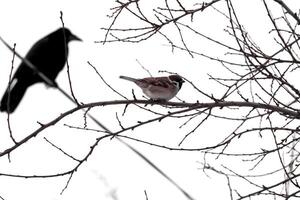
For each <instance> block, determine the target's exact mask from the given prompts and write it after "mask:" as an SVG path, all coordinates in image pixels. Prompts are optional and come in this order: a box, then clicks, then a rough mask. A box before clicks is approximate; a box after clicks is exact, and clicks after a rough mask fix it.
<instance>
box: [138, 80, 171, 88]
mask: <svg viewBox="0 0 300 200" xmlns="http://www.w3.org/2000/svg"><path fill="white" fill-rule="evenodd" d="M136 84H137V85H139V86H140V87H142V88H148V87H149V86H157V87H162V88H169V87H170V84H171V82H170V80H169V79H168V77H156V78H153V77H149V78H143V79H139V80H138V81H137V82H136Z"/></svg>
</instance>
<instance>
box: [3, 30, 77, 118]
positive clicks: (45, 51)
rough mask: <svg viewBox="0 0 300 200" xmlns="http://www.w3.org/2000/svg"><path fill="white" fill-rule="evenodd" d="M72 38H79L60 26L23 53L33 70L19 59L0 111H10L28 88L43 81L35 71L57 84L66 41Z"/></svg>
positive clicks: (65, 58)
mask: <svg viewBox="0 0 300 200" xmlns="http://www.w3.org/2000/svg"><path fill="white" fill-rule="evenodd" d="M72 40H78V41H81V39H80V38H78V37H77V36H76V35H74V34H72V33H71V31H70V30H69V29H67V28H59V29H57V30H56V31H54V32H52V33H50V34H49V35H47V36H45V37H44V38H42V39H40V40H39V41H37V42H36V43H35V44H34V45H33V46H32V47H31V49H30V50H29V51H28V53H27V54H26V56H25V59H26V60H28V61H29V62H30V63H31V64H33V65H34V66H35V68H36V70H33V69H32V68H30V67H28V66H27V64H26V63H25V62H22V63H21V64H20V65H19V67H18V68H17V70H16V72H15V73H14V75H13V77H12V79H11V85H10V86H8V87H7V89H6V91H5V93H4V95H3V97H2V99H1V102H0V111H2V112H8V113H12V112H14V110H15V109H16V108H17V106H18V105H19V103H20V101H21V100H22V98H23V96H24V94H25V92H26V90H27V88H29V87H30V86H31V85H33V84H35V83H38V82H45V81H44V80H43V79H42V78H41V77H40V76H39V74H38V73H37V71H39V72H41V73H42V74H44V75H45V76H46V77H47V78H48V79H50V80H51V81H52V82H53V83H54V86H56V85H57V84H56V82H55V79H56V77H57V75H58V73H59V72H60V71H61V70H62V69H63V68H64V65H65V63H66V61H67V57H68V43H69V42H70V41H72Z"/></svg>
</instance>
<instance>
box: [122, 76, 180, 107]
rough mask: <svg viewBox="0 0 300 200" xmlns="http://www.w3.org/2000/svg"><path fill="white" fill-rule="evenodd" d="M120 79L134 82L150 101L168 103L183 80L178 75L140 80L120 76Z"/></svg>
mask: <svg viewBox="0 0 300 200" xmlns="http://www.w3.org/2000/svg"><path fill="white" fill-rule="evenodd" d="M120 78H121V79H125V80H127V81H131V82H134V83H135V84H136V85H137V86H139V87H140V88H141V89H142V91H143V93H144V94H145V95H146V96H148V97H149V98H150V99H152V100H155V101H156V100H158V101H169V100H170V99H172V98H173V97H175V96H176V94H177V93H178V91H179V90H180V89H181V86H182V84H183V83H184V80H183V79H182V78H181V76H179V75H170V76H164V77H147V78H142V79H136V78H131V77H128V76H120Z"/></svg>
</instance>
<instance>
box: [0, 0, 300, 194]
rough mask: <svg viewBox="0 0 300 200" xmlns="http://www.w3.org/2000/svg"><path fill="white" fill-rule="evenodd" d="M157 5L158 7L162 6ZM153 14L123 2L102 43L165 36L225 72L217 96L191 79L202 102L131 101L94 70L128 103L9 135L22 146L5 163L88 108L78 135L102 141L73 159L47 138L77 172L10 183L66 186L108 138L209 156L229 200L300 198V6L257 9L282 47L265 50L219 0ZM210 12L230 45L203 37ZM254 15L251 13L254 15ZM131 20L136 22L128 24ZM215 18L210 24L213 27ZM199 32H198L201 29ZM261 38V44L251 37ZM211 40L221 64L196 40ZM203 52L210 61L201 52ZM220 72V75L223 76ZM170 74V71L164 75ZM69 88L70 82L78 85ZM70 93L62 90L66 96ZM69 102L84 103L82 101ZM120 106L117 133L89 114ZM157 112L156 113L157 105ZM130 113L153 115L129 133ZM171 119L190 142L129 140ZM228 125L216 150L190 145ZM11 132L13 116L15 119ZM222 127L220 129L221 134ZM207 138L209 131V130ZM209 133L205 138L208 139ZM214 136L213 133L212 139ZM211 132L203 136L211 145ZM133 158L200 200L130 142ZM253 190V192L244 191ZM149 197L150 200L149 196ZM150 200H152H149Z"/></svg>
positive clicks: (267, 4)
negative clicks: (51, 181) (53, 181)
mask: <svg viewBox="0 0 300 200" xmlns="http://www.w3.org/2000/svg"><path fill="white" fill-rule="evenodd" d="M155 3H157V5H156V4H155ZM155 3H153V4H151V6H149V1H146V0H144V1H143V0H127V1H126V0H124V1H116V6H115V7H114V8H113V9H112V13H111V15H110V18H111V20H112V21H111V24H110V26H109V27H107V28H103V30H104V32H105V37H104V39H103V40H102V41H98V42H99V43H104V44H107V43H111V42H130V43H139V42H143V41H145V40H149V39H153V38H154V37H155V39H157V38H161V39H162V40H163V41H166V42H167V44H168V46H169V47H170V50H171V51H182V52H184V53H186V54H188V55H189V56H191V57H195V58H196V57H205V58H207V59H209V60H212V61H214V62H215V63H217V64H218V67H219V68H220V73H218V74H209V75H208V76H209V78H210V81H211V82H212V84H214V85H216V86H217V88H218V90H215V91H213V92H211V91H207V90H206V89H205V88H203V87H201V86H198V85H200V84H199V83H198V82H194V81H191V80H190V78H189V73H187V76H186V77H185V80H186V82H187V84H188V85H189V86H190V87H191V88H193V94H194V96H195V98H196V99H198V98H199V100H196V101H193V102H190V101H189V98H182V99H178V101H177V102H153V101H149V100H140V99H137V98H136V96H135V93H134V92H133V93H132V98H131V99H129V98H127V97H126V96H124V95H123V94H121V93H120V92H119V91H118V89H116V88H114V87H113V86H112V84H110V83H108V82H106V81H105V78H104V77H103V76H102V75H101V73H99V72H98V71H97V68H96V66H94V65H93V64H92V63H90V62H89V63H88V65H89V66H91V67H92V68H93V69H94V70H95V73H97V74H98V75H99V77H100V78H101V80H102V81H103V82H104V83H105V84H106V85H107V87H109V88H110V89H111V90H112V91H113V92H115V93H116V94H118V95H119V96H120V97H121V98H123V99H124V100H112V101H104V102H103V101H101V102H95V103H90V104H79V103H78V102H77V101H76V102H77V103H76V105H77V106H76V107H75V108H73V109H71V110H69V111H67V112H65V113H63V114H61V115H60V116H58V117H57V118H55V119H53V120H51V121H50V122H48V123H44V124H41V126H40V128H39V129H37V130H36V131H34V132H33V133H31V134H29V135H28V136H27V137H25V138H24V139H22V140H20V141H16V140H15V138H14V137H13V134H12V133H11V139H12V140H13V141H14V144H13V145H12V146H11V147H10V148H7V149H6V150H4V151H3V152H1V153H0V156H8V157H9V156H10V155H11V153H12V152H13V151H15V150H16V149H18V148H19V147H20V146H22V145H23V144H25V143H26V142H27V141H29V140H30V139H32V138H34V137H35V136H37V135H38V134H40V133H41V132H42V131H44V130H45V129H47V128H48V127H50V126H53V125H55V124H57V123H58V122H59V121H61V120H62V119H64V118H65V117H67V116H70V115H72V114H74V113H75V112H78V111H80V110H83V109H86V110H85V113H84V115H83V118H84V121H85V125H84V126H70V125H68V127H70V128H74V129H78V130H83V131H94V132H98V133H99V134H101V135H100V136H97V137H96V140H95V142H94V143H92V144H91V145H90V146H91V148H90V149H89V151H88V152H87V153H86V154H85V156H83V157H81V158H80V159H78V158H76V157H75V156H73V155H71V154H69V153H67V152H66V151H65V150H64V149H63V148H61V147H60V146H58V145H56V144H54V143H53V142H51V141H50V140H48V139H47V138H45V140H46V141H47V143H49V144H51V145H52V146H53V147H54V148H55V149H57V150H58V151H60V152H62V153H63V154H64V155H65V156H66V157H68V158H71V159H72V160H73V161H74V162H75V163H76V164H75V165H74V166H73V167H72V168H70V169H69V170H66V171H64V172H61V173H55V174H48V175H43V176H36V175H16V174H11V173H9V174H5V173H2V174H0V175H2V176H12V177H23V178H36V177H42V178H48V177H58V176H65V175H67V176H68V177H69V179H68V181H67V183H66V186H65V188H63V191H64V190H65V189H66V188H67V186H68V184H69V182H70V181H71V179H72V177H73V175H74V174H75V172H76V171H77V170H78V169H79V168H80V167H81V166H82V164H83V163H84V161H87V160H88V158H89V157H90V156H91V155H92V154H93V152H94V150H95V148H96V147H97V146H98V145H99V143H100V142H101V141H103V140H104V139H108V138H109V139H117V140H119V141H121V142H122V143H123V142H124V140H130V141H135V142H138V143H142V144H144V145H150V146H152V147H153V148H161V149H167V150H173V151H174V152H175V151H186V152H198V153H199V154H201V155H203V160H202V161H201V162H200V163H201V164H200V165H201V166H200V168H201V169H202V170H203V172H204V173H207V174H209V173H213V174H214V173H216V174H218V175H221V176H224V177H225V179H226V181H227V185H226V186H227V187H228V190H229V197H228V199H247V198H252V197H256V196H257V197H258V198H259V199H261V198H264V199H265V198H270V199H271V198H272V199H274V198H275V199H290V198H292V197H299V192H300V186H299V184H298V181H297V180H298V177H299V176H300V172H299V170H298V167H299V159H298V157H299V147H298V137H299V135H298V132H299V125H298V122H299V121H298V119H299V118H300V113H299V103H300V100H299V97H300V90H299V89H298V87H299V86H298V84H297V81H298V79H297V73H298V70H299V63H300V58H299V55H298V53H299V50H300V44H299V34H298V33H297V32H298V30H297V28H298V25H299V22H300V19H299V15H298V13H296V12H295V8H290V7H289V6H288V5H287V4H286V3H285V2H284V1H281V0H273V1H271V0H269V1H267V0H263V1H262V2H261V4H260V5H259V6H261V7H263V8H264V10H265V17H266V18H267V19H268V20H269V22H270V24H271V25H272V28H271V29H270V30H269V33H268V34H269V37H270V38H272V39H273V44H274V47H272V49H267V50H265V47H264V46H263V45H262V44H261V45H260V44H257V43H256V42H254V40H255V37H252V35H251V34H250V33H249V32H247V30H246V29H245V28H244V27H245V26H244V24H243V22H242V20H241V19H240V18H239V14H238V13H239V12H238V11H239V10H238V9H237V8H236V7H235V6H234V5H235V3H236V2H235V1H233V0H213V1H210V2H197V1H194V2H190V1H180V0H161V1H158V2H155ZM273 8H280V9H281V12H280V13H278V12H276V16H274V13H273V12H272V9H273ZM207 11H209V12H211V13H213V14H214V15H216V16H219V17H222V20H225V21H226V22H227V26H226V27H224V31H223V34H224V35H226V37H227V39H228V40H230V41H231V42H227V40H225V41H224V40H219V39H218V38H216V37H215V36H214V34H210V35H209V34H206V33H202V31H201V27H202V26H199V25H197V20H199V16H202V15H205V13H206V12H207ZM251 14H253V11H252V13H251ZM123 15H125V16H126V17H130V18H132V19H133V20H135V21H136V23H130V24H127V23H126V18H125V17H124V18H123ZM206 20H209V19H206ZM199 27H200V28H199ZM253 38H254V39H253ZM200 40H201V41H202V40H203V41H206V42H209V43H210V44H211V45H212V46H213V47H214V48H216V49H223V50H225V51H226V54H224V55H223V56H222V57H221V56H217V55H214V54H208V53H206V52H205V51H204V50H205V49H204V50H203V48H201V47H198V46H199V45H197V44H195V43H196V42H195V41H200ZM203 52H204V53H203ZM221 72H222V73H221ZM165 73H172V72H165ZM70 86H71V88H72V84H71V81H70ZM61 91H62V92H63V93H64V94H66V93H65V92H64V91H63V90H61ZM68 98H69V99H76V98H75V96H74V94H73V97H68ZM115 105H119V106H122V108H124V109H122V112H121V113H117V114H116V115H115V118H114V120H115V121H116V123H117V124H118V125H119V127H115V128H114V130H117V131H111V130H109V129H107V128H106V127H105V126H103V125H101V124H100V122H98V121H97V120H96V119H95V118H94V117H93V116H91V115H90V111H91V110H92V108H94V107H97V106H103V107H110V106H111V107H112V106H115ZM152 105H153V106H152ZM131 106H135V107H137V109H139V110H140V111H141V112H144V113H147V116H150V117H148V118H147V119H145V120H143V121H140V120H137V122H136V123H134V124H131V125H128V123H124V121H125V119H126V118H125V116H124V115H125V114H127V113H129V112H130V108H129V107H131ZM89 118H91V119H92V120H94V121H95V122H96V123H98V125H100V127H101V129H92V128H89V127H88V126H87V125H86V124H87V121H88V120H89ZM165 119H170V120H172V121H176V122H180V123H181V124H180V126H179V128H183V129H184V130H185V135H184V137H183V138H182V139H181V140H180V141H178V142H177V143H176V144H174V145H169V144H164V143H156V142H151V141H147V140H143V139H140V138H138V137H134V136H132V135H129V134H128V132H129V131H136V132H138V131H139V128H140V127H143V126H146V125H148V124H153V123H155V122H161V123H165ZM220 121H222V122H226V123H227V124H228V125H229V126H230V128H228V130H227V129H225V128H222V129H221V130H219V131H218V132H219V134H220V135H219V137H218V138H217V139H215V140H214V141H213V142H212V143H210V144H207V143H199V144H197V146H196V147H195V144H193V145H191V144H190V143H191V142H190V141H189V140H188V139H189V138H190V137H193V136H194V135H197V134H198V133H199V132H200V129H201V128H202V127H204V126H206V125H207V124H209V125H212V126H213V125H214V124H216V123H219V122H220ZM8 124H9V117H8ZM218 128H220V127H218ZM201 132H205V131H203V129H201ZM202 134H203V133H202ZM205 134H209V133H205ZM205 134H203V136H201V138H202V140H205ZM124 144H125V145H127V146H128V147H129V148H130V149H132V150H133V151H134V152H135V153H137V154H138V155H140V157H141V158H143V159H144V160H145V161H146V162H147V163H148V164H149V165H150V166H152V167H153V168H154V169H156V170H157V171H158V172H159V173H160V174H161V175H162V176H164V177H165V178H167V179H168V180H169V181H170V182H171V183H172V184H174V185H175V186H176V187H177V188H178V189H179V190H180V191H181V192H182V193H183V194H184V195H185V197H186V198H187V199H193V198H192V197H191V195H190V194H188V193H187V192H186V191H185V190H183V189H182V188H181V187H180V186H179V185H178V184H177V183H176V182H174V181H173V180H172V179H171V178H169V177H168V176H167V175H166V173H164V172H163V171H161V170H160V169H159V168H158V167H157V166H156V165H154V164H153V163H152V162H151V161H150V160H149V159H147V158H146V157H145V156H143V155H142V154H141V153H140V152H138V151H137V150H136V149H133V148H132V147H131V146H129V145H128V144H127V143H126V142H125V143H124ZM245 188H246V190H245ZM145 196H146V199H148V195H147V192H146V191H145ZM149 199H151V197H149Z"/></svg>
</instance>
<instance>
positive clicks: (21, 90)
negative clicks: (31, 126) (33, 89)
mask: <svg viewBox="0 0 300 200" xmlns="http://www.w3.org/2000/svg"><path fill="white" fill-rule="evenodd" d="M27 88H28V84H23V83H22V82H20V81H17V82H16V83H15V84H11V88H10V92H9V89H8V88H7V89H6V91H5V93H4V95H3V97H2V99H1V102H0V111H2V112H7V113H12V112H14V110H15V109H16V108H17V106H18V105H19V103H20V101H21V100H22V98H23V96H24V94H25V92H26V90H27ZM8 97H9V100H8Z"/></svg>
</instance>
